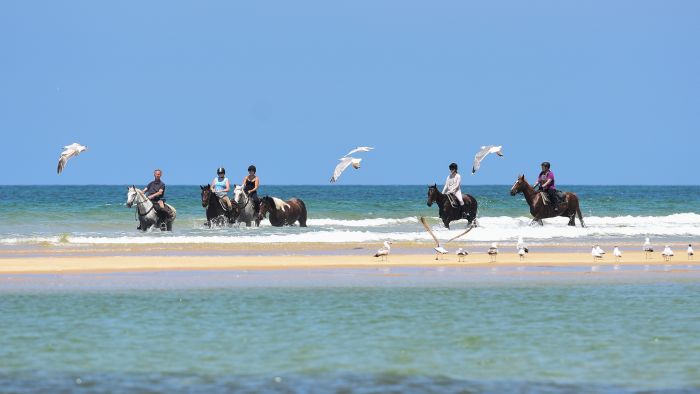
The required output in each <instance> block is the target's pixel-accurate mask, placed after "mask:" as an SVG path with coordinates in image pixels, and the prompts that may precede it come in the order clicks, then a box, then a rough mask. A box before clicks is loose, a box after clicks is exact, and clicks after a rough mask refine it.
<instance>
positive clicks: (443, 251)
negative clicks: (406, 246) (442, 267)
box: [418, 216, 447, 260]
mask: <svg viewBox="0 0 700 394" xmlns="http://www.w3.org/2000/svg"><path fill="white" fill-rule="evenodd" d="M418 220H420V222H421V224H422V225H423V227H424V228H425V231H427V232H428V234H430V236H431V237H433V240H434V241H435V247H434V248H433V250H435V253H436V254H435V260H439V259H440V255H441V254H447V249H445V248H443V247H442V244H441V243H440V241H439V240H438V239H437V237H436V236H435V234H433V230H431V229H430V226H428V222H426V221H425V218H424V217H423V216H421V217H419V218H418Z"/></svg>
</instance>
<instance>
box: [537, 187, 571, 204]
mask: <svg viewBox="0 0 700 394" xmlns="http://www.w3.org/2000/svg"><path fill="white" fill-rule="evenodd" d="M555 193H556V194H557V199H559V206H561V205H564V206H566V205H567V204H566V195H565V194H564V192H563V191H561V190H557V191H555ZM540 197H542V201H543V202H544V205H549V204H551V201H550V200H549V195H548V194H547V193H546V192H544V191H541V192H540Z"/></svg>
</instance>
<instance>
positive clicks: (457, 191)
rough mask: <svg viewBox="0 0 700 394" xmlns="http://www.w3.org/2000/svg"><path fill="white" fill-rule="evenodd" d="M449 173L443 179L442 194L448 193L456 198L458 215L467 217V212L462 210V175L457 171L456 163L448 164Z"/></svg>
mask: <svg viewBox="0 0 700 394" xmlns="http://www.w3.org/2000/svg"><path fill="white" fill-rule="evenodd" d="M449 168H450V175H448V176H447V179H446V180H445V186H443V188H442V193H443V194H448V195H450V196H452V197H453V198H454V199H456V200H457V202H458V203H459V212H460V216H461V217H462V218H463V219H466V218H467V212H466V211H465V210H464V199H462V187H461V183H462V176H461V175H459V173H458V172H457V163H452V164H450V167H449Z"/></svg>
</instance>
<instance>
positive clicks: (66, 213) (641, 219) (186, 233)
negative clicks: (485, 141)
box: [0, 185, 700, 245]
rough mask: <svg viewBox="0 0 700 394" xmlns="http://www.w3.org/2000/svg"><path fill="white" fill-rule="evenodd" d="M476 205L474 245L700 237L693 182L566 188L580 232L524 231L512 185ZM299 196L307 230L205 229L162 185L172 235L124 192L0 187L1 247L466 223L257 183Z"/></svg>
mask: <svg viewBox="0 0 700 394" xmlns="http://www.w3.org/2000/svg"><path fill="white" fill-rule="evenodd" d="M464 189H465V192H467V193H470V194H472V195H473V196H475V197H476V198H477V200H478V202H479V212H478V218H479V219H478V220H479V224H480V227H479V228H477V229H475V230H474V231H472V232H470V234H469V235H468V239H469V240H471V241H483V242H491V241H506V240H513V239H516V238H517V236H518V235H523V236H524V237H526V238H527V239H528V240H530V241H533V242H538V241H541V242H554V243H557V242H576V241H585V242H588V241H590V240H610V239H615V240H621V241H624V240H629V241H630V242H641V239H642V238H643V237H644V236H650V237H652V238H654V239H655V240H659V241H661V240H670V241H679V242H686V241H688V242H692V241H693V240H694V239H697V238H698V237H699V236H700V186H663V187H661V186H564V187H562V189H563V190H571V191H575V192H576V193H577V194H578V196H579V198H580V200H581V207H582V212H583V215H584V220H585V222H586V225H587V228H581V227H578V226H577V227H576V228H572V227H568V226H567V225H566V224H567V219H566V218H556V219H548V220H545V225H544V226H542V227H539V226H534V227H533V226H529V222H530V215H529V209H528V207H527V204H526V202H525V200H524V198H523V197H522V195H518V196H515V197H511V196H510V194H509V190H510V186H507V185H500V186H498V185H497V186H465V187H464ZM265 194H269V195H272V196H278V197H281V198H283V199H287V198H291V197H297V198H301V199H302V200H304V201H305V203H306V205H307V208H308V211H309V221H308V226H309V227H308V228H299V227H284V228H275V227H271V226H270V225H269V222H267V221H264V222H263V223H262V225H261V227H260V228H245V226H235V227H232V228H228V227H224V228H215V229H208V228H206V227H204V226H203V223H204V221H205V214H204V209H203V208H202V207H201V205H200V197H199V195H200V190H199V186H197V185H192V186H169V187H168V189H167V198H168V202H169V203H171V204H172V205H174V206H175V207H176V209H177V211H178V218H177V220H176V222H175V231H173V232H172V233H161V232H160V231H154V232H149V233H146V234H143V233H140V232H138V231H137V230H136V226H137V223H136V217H135V210H134V209H127V208H126V207H125V205H124V203H125V201H126V186H95V185H92V186H90V185H88V186H0V201H1V202H2V203H1V204H0V245H17V244H28V245H31V244H35V243H57V244H88V245H89V244H119V243H154V242H155V243H184V244H187V243H220V244H222V243H256V242H261V243H264V242H282V243H284V242H301V243H304V242H380V241H383V240H385V239H392V240H394V241H429V240H430V238H429V235H428V234H427V233H426V232H425V231H424V230H423V228H422V227H421V225H420V223H419V222H418V220H417V216H419V215H422V216H426V217H427V218H428V219H429V221H430V222H431V224H432V225H433V228H434V230H435V231H437V232H438V236H439V237H445V238H446V237H450V236H452V235H454V234H457V233H459V232H461V231H462V230H463V229H464V228H465V227H466V222H465V221H460V222H455V223H454V224H453V230H451V231H450V230H447V229H444V228H443V227H442V225H441V223H440V221H439V219H438V217H437V216H438V215H437V208H436V206H435V205H434V206H433V207H428V206H427V205H426V199H427V185H419V186H343V185H330V186H264V187H263V188H262V189H261V195H265Z"/></svg>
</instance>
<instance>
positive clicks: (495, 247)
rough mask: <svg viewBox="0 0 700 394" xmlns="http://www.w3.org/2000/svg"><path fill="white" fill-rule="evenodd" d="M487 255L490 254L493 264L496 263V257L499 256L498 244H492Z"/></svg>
mask: <svg viewBox="0 0 700 394" xmlns="http://www.w3.org/2000/svg"><path fill="white" fill-rule="evenodd" d="M486 253H488V255H489V257H490V259H491V262H492V263H495V262H496V256H497V255H498V244H496V243H495V242H492V243H491V247H490V248H489V250H488V251H487V252H486Z"/></svg>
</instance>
